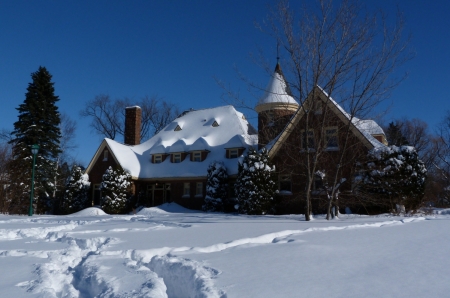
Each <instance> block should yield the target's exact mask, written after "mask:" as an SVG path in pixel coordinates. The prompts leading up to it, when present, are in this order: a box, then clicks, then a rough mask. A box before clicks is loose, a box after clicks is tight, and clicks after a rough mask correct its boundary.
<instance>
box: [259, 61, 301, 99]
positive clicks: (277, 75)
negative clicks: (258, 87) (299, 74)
mask: <svg viewBox="0 0 450 298" xmlns="http://www.w3.org/2000/svg"><path fill="white" fill-rule="evenodd" d="M271 103H283V104H294V105H298V103H297V101H296V100H295V99H294V97H292V93H291V91H290V89H289V86H288V85H287V83H286V80H285V78H284V76H283V73H282V72H281V68H280V65H279V64H277V66H276V68H275V72H274V73H273V75H272V78H271V80H270V82H269V84H268V85H267V88H266V89H265V92H264V95H263V96H262V97H261V98H260V100H259V101H258V104H257V106H258V105H263V104H271Z"/></svg>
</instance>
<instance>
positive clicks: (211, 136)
mask: <svg viewBox="0 0 450 298" xmlns="http://www.w3.org/2000/svg"><path fill="white" fill-rule="evenodd" d="M140 117H141V110H140V108H139V107H129V108H127V110H126V133H125V144H121V143H119V142H116V141H114V140H111V139H104V140H103V142H102V143H101V145H100V147H99V148H98V150H97V152H96V153H95V156H94V158H93V159H92V161H91V163H90V164H89V166H88V167H87V169H86V172H87V173H88V174H89V179H90V181H91V185H93V189H92V199H93V203H94V204H99V202H100V183H101V181H102V175H103V174H104V173H105V171H106V169H107V168H108V167H109V166H112V167H113V168H114V167H116V166H118V165H120V166H121V167H122V168H123V169H125V170H127V171H129V172H130V174H131V176H132V180H133V186H132V188H133V189H132V192H133V193H134V194H135V196H137V197H138V198H137V199H138V200H140V202H139V203H140V204H144V205H148V206H155V205H159V204H162V203H165V202H171V201H175V202H177V203H179V204H180V205H182V206H185V207H188V208H193V209H200V208H201V206H202V204H203V199H204V197H205V193H206V174H207V169H208V166H209V164H210V163H211V162H212V161H216V160H217V161H219V160H220V161H223V162H224V164H225V166H226V168H227V170H228V175H229V176H230V177H231V178H233V177H235V176H236V175H237V172H238V158H239V157H240V156H241V155H242V154H243V153H244V151H245V150H246V149H247V148H249V147H250V146H254V147H256V146H257V140H258V138H257V131H256V130H255V129H254V128H253V127H252V126H251V125H250V123H249V122H248V121H247V120H246V119H245V117H244V114H242V113H240V112H238V111H236V109H235V108H234V107H233V106H222V107H217V108H211V109H203V110H196V111H194V110H190V111H185V112H183V113H182V114H181V115H180V116H178V117H177V118H176V119H175V120H173V121H172V123H170V124H169V125H168V126H167V127H165V128H164V129H163V130H161V131H160V132H159V133H157V134H156V135H155V136H153V137H152V138H151V139H149V140H147V141H146V142H143V143H142V144H140V143H139V131H138V128H139V127H140Z"/></svg>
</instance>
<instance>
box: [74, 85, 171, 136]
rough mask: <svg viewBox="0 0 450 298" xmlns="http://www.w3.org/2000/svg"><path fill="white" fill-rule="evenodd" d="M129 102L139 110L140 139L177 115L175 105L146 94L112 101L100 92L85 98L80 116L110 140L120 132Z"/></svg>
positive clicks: (120, 134)
mask: <svg viewBox="0 0 450 298" xmlns="http://www.w3.org/2000/svg"><path fill="white" fill-rule="evenodd" d="M132 105H138V106H140V107H141V109H142V121H141V140H142V141H145V140H147V139H149V138H150V137H152V136H153V135H155V134H156V133H158V132H159V131H160V130H161V129H163V128H164V127H165V126H166V125H167V124H169V123H170V122H171V121H172V120H173V119H175V118H176V117H177V116H178V115H179V114H180V112H179V109H178V107H177V106H176V105H174V104H171V103H169V102H167V101H165V100H162V99H160V98H158V97H156V96H153V97H148V96H146V97H144V98H142V99H140V100H139V101H137V102H134V103H133V102H132V100H131V99H129V98H124V99H117V100H112V99H111V98H110V96H109V95H104V94H101V95H98V96H96V97H95V98H94V99H93V100H91V101H88V102H87V103H86V106H85V108H84V109H83V110H82V111H81V112H80V115H81V116H82V117H87V118H91V124H92V130H93V131H94V132H95V133H97V134H99V135H101V136H104V137H107V138H110V139H113V140H114V139H116V138H117V137H118V136H123V135H124V130H125V108H126V107H128V106H132Z"/></svg>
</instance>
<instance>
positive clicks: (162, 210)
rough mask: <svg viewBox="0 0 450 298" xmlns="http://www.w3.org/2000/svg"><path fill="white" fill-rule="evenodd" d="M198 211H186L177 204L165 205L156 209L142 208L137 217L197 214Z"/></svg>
mask: <svg viewBox="0 0 450 298" xmlns="http://www.w3.org/2000/svg"><path fill="white" fill-rule="evenodd" d="M198 212H200V211H195V210H190V209H186V208H184V207H182V206H180V205H178V204H177V203H165V204H162V205H159V206H157V207H151V208H143V209H142V210H141V211H139V212H138V213H137V214H138V215H155V214H167V213H198Z"/></svg>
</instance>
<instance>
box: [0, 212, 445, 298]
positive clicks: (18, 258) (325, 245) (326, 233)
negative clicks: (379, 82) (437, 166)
mask: <svg viewBox="0 0 450 298" xmlns="http://www.w3.org/2000/svg"><path fill="white" fill-rule="evenodd" d="M449 249H450V212H449V210H441V211H439V212H437V211H435V214H433V215H422V216H414V217H397V216H388V215H382V216H370V217H369V216H359V215H342V216H341V217H340V219H339V220H332V221H326V220H325V219H324V218H323V217H322V216H316V217H315V219H314V220H313V221H311V222H305V221H304V218H303V216H301V215H290V216H242V215H229V214H211V213H201V212H192V211H189V210H186V209H183V208H181V207H180V206H178V205H175V204H171V205H164V206H162V207H160V208H149V209H143V210H141V211H140V212H139V213H138V214H136V215H121V216H112V215H106V214H104V213H103V212H102V211H101V210H100V209H95V208H89V209H86V210H84V211H81V212H79V213H77V214H73V215H70V216H33V217H27V216H6V215H0V272H1V275H0V276H1V277H0V297H14V298H18V297H308V298H310V297H449V296H450V283H449V282H448V277H449V276H450V253H449Z"/></svg>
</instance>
